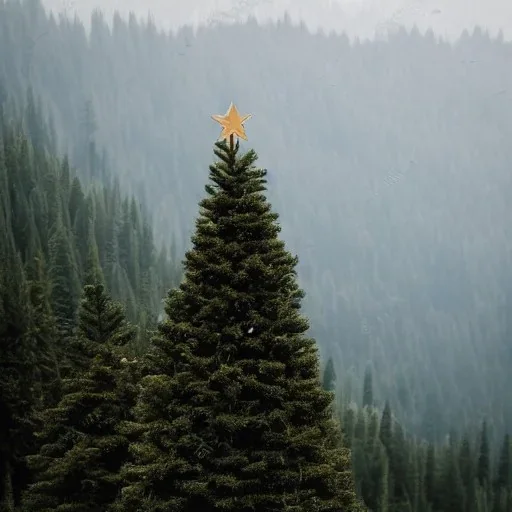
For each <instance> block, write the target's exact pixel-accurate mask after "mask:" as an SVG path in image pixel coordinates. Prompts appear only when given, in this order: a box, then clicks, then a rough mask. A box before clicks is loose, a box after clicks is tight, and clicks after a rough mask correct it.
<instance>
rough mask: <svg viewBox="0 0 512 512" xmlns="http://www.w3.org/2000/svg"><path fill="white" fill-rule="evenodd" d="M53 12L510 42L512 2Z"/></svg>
mask: <svg viewBox="0 0 512 512" xmlns="http://www.w3.org/2000/svg"><path fill="white" fill-rule="evenodd" d="M43 3H44V4H45V5H47V6H48V7H50V8H51V9H53V10H54V11H59V12H60V11H66V12H67V13H73V12H78V14H79V16H80V17H81V18H82V19H84V21H85V22H87V21H88V20H89V16H90V12H91V10H92V9H94V8H96V7H98V6H101V8H102V10H103V11H104V12H105V13H106V14H107V15H108V19H110V18H111V14H112V12H113V11H114V10H116V9H117V10H118V11H119V12H121V13H122V14H127V13H128V12H130V11H133V12H134V13H135V14H136V15H137V16H138V17H140V16H143V17H144V18H146V17H147V15H148V12H151V15H152V17H153V19H154V20H155V23H156V24H157V25H159V26H161V27H165V28H175V27H177V26H179V25H182V24H185V23H193V22H195V21H199V20H200V21H205V20H206V19H208V18H209V17H210V19H216V20H218V21H221V20H226V21H227V20H228V19H231V20H237V19H238V20H240V19H243V18H244V17H245V16H247V15H248V14H254V15H256V17H257V18H258V19H263V18H268V17H270V18H275V17H278V16H282V13H283V12H284V11H285V10H288V11H289V12H290V14H291V17H292V19H297V18H302V19H303V20H304V21H305V22H306V24H307V25H308V26H310V27H311V28H312V29H315V28H317V27H319V26H321V27H324V28H325V29H328V30H331V29H334V30H344V31H346V32H347V33H348V34H350V35H352V36H354V35H357V36H360V37H363V38H364V37H372V36H373V34H375V33H376V32H377V33H382V32H386V31H387V30H393V27H396V26H397V25H398V24H404V25H406V26H412V25H413V24H416V25H417V26H418V28H420V30H422V31H423V30H425V29H427V28H428V27H432V28H433V29H434V31H435V32H436V33H438V34H441V35H444V36H445V37H449V38H450V39H453V38H457V37H458V36H459V35H460V33H461V32H462V30H463V29H465V28H467V29H469V30H472V29H473V27H474V26H475V25H477V24H479V25H480V26H483V27H485V28H487V29H488V30H489V32H491V33H493V34H495V33H497V32H498V30H500V29H501V30H502V31H503V34H504V36H505V38H506V39H508V40H512V0H314V1H313V0H189V1H187V0H43Z"/></svg>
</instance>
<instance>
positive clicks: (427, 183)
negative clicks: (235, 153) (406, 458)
mask: <svg viewBox="0 0 512 512" xmlns="http://www.w3.org/2000/svg"><path fill="white" fill-rule="evenodd" d="M11 10H12V13H11V14H9V16H10V17H8V18H4V20H0V24H2V23H3V25H2V28H1V31H0V37H2V43H1V45H0V48H1V50H0V73H1V75H0V76H2V77H4V81H5V84H6V86H7V88H8V89H9V90H19V89H20V88H22V87H23V86H24V85H26V84H27V83H28V81H29V79H30V82H31V83H32V84H33V85H34V88H35V90H36V92H37V93H38V94H41V95H42V96H43V98H44V99H45V101H46V102H47V104H48V105H49V106H50V107H51V109H52V111H53V113H54V116H55V125H56V129H57V131H58V133H59V134H60V135H61V139H62V140H65V141H66V143H67V145H68V147H69V148H70V149H71V150H73V151H74V154H75V162H76V163H77V164H78V165H79V166H81V167H89V168H90V167H91V165H92V166H94V165H93V164H94V162H92V163H91V162H90V161H89V160H88V158H87V155H85V156H84V155H82V153H81V152H80V151H79V148H80V147H84V145H85V146H86V145H88V144H92V143H94V144H97V145H98V146H99V147H103V146H108V148H109V150H110V152H109V155H108V157H109V160H110V161H111V162H112V166H114V167H115V168H116V169H117V170H118V172H119V175H120V176H121V178H122V182H123V184H124V185H125V186H126V187H127V188H128V189H129V191H132V190H133V191H137V192H141V191H143V193H144V195H145V197H146V201H147V203H148V204H149V205H151V208H152V214H153V217H154V219H155V225H156V226H157V229H158V232H159V234H160V235H161V237H162V239H164V240H166V241H169V240H170V239H171V237H175V238H176V240H177V241H178V242H179V243H180V244H181V250H184V248H185V244H188V234H189V231H190V228H191V227H192V225H193V221H194V217H195V215H196V211H197V202H198V200H199V199H200V198H201V197H202V196H203V194H204V192H203V186H204V184H205V181H206V177H207V172H208V165H209V164H210V163H211V160H212V156H211V147H212V143H213V141H214V140H215V139H216V138H217V137H218V135H219V129H218V126H217V125H216V123H214V122H213V121H211V119H210V115H211V114H213V113H224V112H225V110H226V108H227V107H228V105H229V102H230V101H234V102H235V103H236V105H237V107H238V108H239V110H240V111H241V112H242V113H252V114H253V115H254V117H253V118H252V119H251V120H250V121H249V122H248V123H247V126H246V128H247V133H248V136H249V143H244V145H243V146H244V147H246V148H248V147H254V148H255V149H256V151H257V152H258V154H259V155H260V164H261V165H262V166H266V167H268V169H269V176H268V180H269V198H270V199H271V201H272V202H273V204H274V207H275V208H276V210H277V211H278V212H279V213H280V214H281V223H282V226H283V236H284V237H285V239H286V240H287V243H288V246H289V247H290V248H291V250H292V251H294V252H296V253H298V254H299V257H300V262H301V263H300V268H299V271H300V278H301V281H302V283H303V285H304V288H305V290H306V292H307V298H306V301H305V312H306V313H307V314H308V315H309V316H310V318H311V324H312V333H313V334H314V335H315V336H316V337H317V339H318V341H319V343H320V346H321V350H322V353H323V354H324V355H327V354H332V355H333V356H334V357H335V359H336V362H337V363H338V366H339V368H340V372H339V373H341V374H340V379H342V380H343V379H345V380H347V381H348V380H350V378H351V375H356V376H358V377H359V376H361V375H362V372H363V370H364V367H365V366H366V364H367V363H368V362H370V364H371V365H372V367H373V369H374V373H375V383H376V387H377V389H378V392H377V395H378V398H379V399H380V400H384V399H385V398H387V397H391V398H392V403H393V406H394V408H395V409H396V410H397V412H398V414H399V415H400V416H401V417H402V418H404V420H405V422H406V424H407V426H408V427H409V428H413V429H414V431H415V432H417V433H420V434H422V435H429V436H442V435H444V434H445V433H446V431H447V430H448V428H449V426H450V425H454V424H457V425H460V422H462V423H465V422H466V420H467V424H468V425H469V424H474V423H475V422H476V421H477V420H479V419H481V418H482V417H483V416H487V417H488V418H490V419H491V420H492V423H493V424H494V428H495V429H496V430H497V431H498V432H499V431H501V430H502V429H503V428H504V427H505V426H506V425H508V426H509V427H510V426H511V425H512V406H511V405H510V403H509V402H510V400H507V397H509V396H510V385H509V383H508V380H507V379H508V375H509V374H510V369H511V368H512V348H511V347H512V344H511V341H510V340H511V338H512V317H511V315H510V311H511V306H512V287H511V284H512V283H511V280H512V276H511V273H510V268H511V263H512V262H511V259H512V258H511V254H512V251H511V242H510V240H511V239H512V238H511V222H510V219H511V213H512V212H511V206H510V197H511V189H512V173H511V167H510V162H512V146H511V145H510V143H509V141H510V138H511V135H512V126H511V119H512V98H511V94H512V87H511V84H512V66H510V65H508V63H510V62H512V44H510V43H504V42H502V41H500V40H491V39H489V38H488V37H487V36H486V35H484V34H483V33H482V31H478V30H477V31H475V33H474V34H472V35H471V36H469V35H467V34H466V35H465V36H464V37H463V38H462V39H461V40H460V41H458V42H457V44H456V45H454V46H451V45H449V44H447V43H443V42H438V41H436V40H435V38H434V37H433V35H432V34H431V33H429V34H426V35H425V36H421V35H420V34H419V33H418V32H415V31H413V32H412V33H406V32H405V31H403V30H402V31H399V32H398V33H397V34H395V35H394V36H393V37H392V38H391V39H390V40H389V41H388V42H382V41H381V42H373V43H364V44H361V43H355V44H350V43H349V41H348V39H347V38H346V37H343V36H334V35H331V36H328V37H327V36H322V35H318V34H317V35H311V34H309V33H308V32H307V30H306V29H305V28H304V27H293V26H291V25H290V24H289V23H286V22H285V23H278V24H277V25H264V26H259V25H258V24H257V23H256V22H255V21H254V20H250V21H249V22H248V23H247V24H245V25H233V26H229V27H217V28H211V29H201V30H199V31H198V32H197V34H194V33H193V31H192V30H191V29H184V30H182V31H181V32H180V33H179V34H178V35H177V36H169V35H164V34H159V33H158V32H157V31H156V29H155V27H154V26H151V25H149V26H142V25H140V24H138V23H136V21H135V19H134V18H132V19H131V20H130V22H129V23H124V22H123V21H122V20H121V19H120V18H119V17H117V18H115V19H114V21H113V29H112V31H110V30H109V28H108V26H107V25H106V23H105V22H104V20H102V19H101V17H100V16H97V15H96V16H95V17H94V18H93V19H92V32H91V40H90V42H88V40H87V37H86V33H85V30H84V28H83V27H82V25H81V24H80V23H78V22H77V21H74V22H71V21H61V22H59V23H57V22H55V20H53V19H48V18H46V17H45V16H44V13H43V12H41V11H40V10H37V11H34V13H33V14H32V15H30V14H29V12H28V8H25V10H24V11H22V12H21V14H18V15H15V13H14V11H15V10H16V8H15V7H11ZM9 12H11V11H9ZM16 20H17V21H16ZM23 20H25V21H23ZM30 20H32V21H30ZM6 27H8V30H6ZM23 27H24V28H23ZM41 33H45V34H46V35H45V36H44V37H40V38H39V39H38V40H37V44H34V45H32V50H30V51H29V49H30V48H31V46H30V40H31V39H30V38H32V39H35V38H36V37H37V35H38V34H41ZM89 100H90V102H91V105H92V107H93V111H94V117H95V120H94V122H92V120H91V119H90V117H91V116H90V115H88V116H85V114H84V112H85V111H84V106H85V104H86V102H87V101H89ZM342 370H343V372H344V373H343V372H342ZM358 382H359V381H358ZM347 385H348V384H347ZM356 393H357V394H356V395H354V398H356V399H357V400H360V397H359V394H360V393H359V391H356ZM432 418H435V420H432ZM432 422H433V423H434V424H433V425H432Z"/></svg>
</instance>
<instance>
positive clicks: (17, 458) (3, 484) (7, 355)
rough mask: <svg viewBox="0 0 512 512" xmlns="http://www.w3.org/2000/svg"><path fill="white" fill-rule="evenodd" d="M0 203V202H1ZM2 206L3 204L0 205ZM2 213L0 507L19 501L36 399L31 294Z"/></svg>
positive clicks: (0, 269)
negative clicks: (31, 328)
mask: <svg viewBox="0 0 512 512" xmlns="http://www.w3.org/2000/svg"><path fill="white" fill-rule="evenodd" d="M0 207H1V205H0ZM0 210H1V208H0ZM3 213H4V212H2V211H0V510H1V511H2V512H3V511H4V510H5V511H6V512H11V511H13V510H14V509H15V507H16V506H17V505H18V504H19V490H20V488H22V487H23V485H25V483H26V479H27V474H26V469H25V460H24V457H25V455H26V454H27V453H28V452H29V450H30V449H31V447H32V433H33V411H34V407H35V406H36V404H37V397H36V396H35V393H34V390H33V388H32V385H31V384H32V383H34V382H35V377H36V350H35V346H34V343H33V340H32V339H31V337H30V335H29V318H30V311H29V297H28V290H27V285H26V281H25V276H24V273H23V268H22V264H21V259H20V257H19V255H18V254H17V253H16V251H15V249H14V240H13V239H12V237H11V236H9V235H10V232H9V231H8V230H6V229H5V217H4V215H3Z"/></svg>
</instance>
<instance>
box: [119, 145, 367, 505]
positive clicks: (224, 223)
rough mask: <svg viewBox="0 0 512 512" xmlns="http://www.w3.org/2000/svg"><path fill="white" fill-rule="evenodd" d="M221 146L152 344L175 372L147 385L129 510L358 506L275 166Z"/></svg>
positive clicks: (129, 473)
mask: <svg viewBox="0 0 512 512" xmlns="http://www.w3.org/2000/svg"><path fill="white" fill-rule="evenodd" d="M214 152H215V154H216V155H217V157H218V158H219V160H220V161H219V162H217V163H215V165H212V166H210V178H211V181H212V183H210V184H208V185H207V186H206V191H207V193H208V197H207V198H205V199H203V200H202V201H201V203H200V207H201V212H200V217H199V219H198V220H197V224H196V233H195V234H194V236H193V239H192V241H193V248H192V250H191V251H189V252H188V253H187V254H186V260H185V262H184V264H185V278H184V281H183V282H182V283H181V285H180V287H179V289H176V290H173V291H171V292H170V293H169V296H168V299H167V302H166V313H167V319H166V321H165V322H164V323H163V324H162V325H161V326H160V335H159V336H158V337H157V339H156V340H155V342H154V347H153V357H155V352H156V353H157V354H158V356H159V357H158V360H159V362H158V365H159V367H160V368H162V367H167V368H169V371H168V373H166V374H159V375H148V376H146V377H145V378H144V379H142V381H141V395H140V399H139V403H138V405H137V407H136V414H137V417H138V421H139V423H141V424H143V425H145V426H146V429H145V432H144V434H143V435H142V437H141V439H140V441H139V442H138V443H135V444H134V445H132V451H133V456H134V457H135V459H136V464H135V465H133V466H128V467H127V468H126V470H125V475H126V478H127V485H126V488H125V489H124V492H123V499H122V501H123V503H124V510H138V511H140V512H144V511H157V510H159V511H164V510H173V511H187V512H196V511H199V510H200V511H201V512H210V511H213V510H220V509H222V510H224V511H226V512H229V511H233V512H235V511H236V512H249V511H254V510H261V511H276V512H277V511H285V510H287V511H291V510H295V511H299V510H301V511H304V512H306V511H311V512H312V511H314V510H316V511H324V512H334V511H339V510H343V511H346V512H350V511H355V510H359V507H360V505H359V503H358V500H357V498H356V496H355V492H354V484H353V481H352V475H351V468H350V454H349V452H348V451H347V450H346V449H343V448H342V447H341V444H340V436H339V428H338V427H337V425H336V424H335V422H334V421H333V419H332V416H331V409H330V405H331V402H332V394H331V393H329V392H326V391H324V390H323V389H322V387H321V384H320V369H319V362H318V355H317V349H316V346H315V341H314V340H312V339H310V338H308V337H307V336H306V335H305V333H306V331H307V329H308V322H307V321H306V319H305V318H304V317H303V316H302V315H301V313H300V303H301V299H302V297H303V292H302V291H301V290H300V289H299V288H298V285H297V282H296V270H295V267H296V265H297V258H296V257H293V256H291V255H290V254H289V253H288V252H287V251H286V250H285V246H284V243H283V242H282V241H281V240H279V238H278V234H279V231H280V226H279V225H278V223H277V222H276V221H277V218H278V215H277V214H275V213H273V212H272V211H271V205H270V204H269V203H268V202H267V201H266V198H265V196H264V194H263V192H264V191H265V183H266V181H265V175H266V171H265V170H262V169H258V168H256V167H255V166H254V163H255V161H256V159H257V155H256V153H255V152H254V151H252V150H251V151H249V152H247V153H245V154H243V155H239V145H238V143H237V144H236V145H235V146H234V147H230V145H229V144H227V143H226V142H218V143H216V147H215V150H214Z"/></svg>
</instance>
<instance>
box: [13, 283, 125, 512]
mask: <svg viewBox="0 0 512 512" xmlns="http://www.w3.org/2000/svg"><path fill="white" fill-rule="evenodd" d="M134 334H135V333H134V331H133V329H132V328H130V327H129V326H128V325H127V324H126V321H125V319H124V315H123V313H122V310H121V308H120V306H119V305H117V304H115V303H114V302H112V301H111V299H110V298H109V297H108V296H107V295H106V294H105V292H104V290H103V286H102V285H96V286H92V285H88V286H86V287H85V289H84V298H83V300H82V303H81V307H80V311H79V329H78V335H77V337H78V339H79V341H80V345H81V347H82V348H83V353H84V354H86V356H87V357H86V358H84V365H83V368H82V371H81V372H80V373H79V374H78V375H76V376H73V377H71V378H69V379H65V380H64V381H63V396H62V399H61V400H60V402H59V404H58V405H57V406H56V407H53V408H48V409H46V410H45V411H44V414H43V420H44V424H43V428H42V430H41V431H40V432H38V437H39V438H40V439H41V442H42V443H41V444H42V447H41V449H40V451H39V453H38V454H37V455H34V456H31V457H29V462H30V464H31V467H32V469H33V470H34V472H35V479H36V482H35V483H34V484H32V485H31V486H30V488H29V489H28V491H27V493H26V495H25V499H24V503H23V510H26V511H27V512H29V511H38V512H51V511H55V512H60V511H62V512H64V511H66V512H72V511H73V512H74V511H76V512H90V511H91V510H106V509H107V507H108V506H109V505H110V504H111V503H112V502H113V501H114V499H115V498H116V496H117V494H118V491H119V484H120V477H119V468H120V467H121V465H122V463H123V462H125V460H126V457H127V453H128V440H127V439H126V438H125V437H124V436H122V435H120V434H119V433H118V431H117V426H118V424H119V422H120V421H121V420H123V419H125V418H126V417H127V414H128V412H127V411H126V410H124V408H123V400H122V398H121V395H120V392H119V389H118V384H117V382H118V374H119V373H120V371H121V365H122V362H121V352H119V350H118V347H121V346H125V345H126V344H127V343H129V342H130V341H131V340H132V339H133V338H134Z"/></svg>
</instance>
